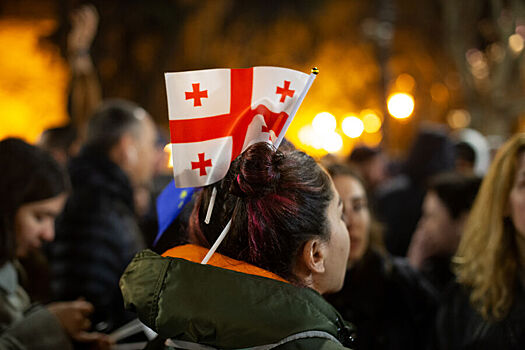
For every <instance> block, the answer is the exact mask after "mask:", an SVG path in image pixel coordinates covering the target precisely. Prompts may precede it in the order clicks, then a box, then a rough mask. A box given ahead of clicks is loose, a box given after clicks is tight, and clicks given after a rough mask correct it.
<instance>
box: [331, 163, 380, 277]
mask: <svg viewBox="0 0 525 350" xmlns="http://www.w3.org/2000/svg"><path fill="white" fill-rule="evenodd" d="M327 171H328V173H329V174H330V176H331V177H332V180H333V181H334V185H335V188H336V190H337V192H338V193H339V197H341V200H342V201H343V213H344V217H345V222H346V227H347V229H348V233H349V235H350V255H349V257H348V263H349V267H352V266H354V265H355V264H356V263H358V262H359V261H361V259H362V258H363V257H364V255H365V253H366V252H367V251H368V250H369V249H370V248H373V249H375V250H376V251H377V252H380V253H381V252H382V251H383V242H382V236H381V229H380V228H379V226H378V224H377V223H375V222H374V220H373V219H372V215H371V213H370V209H369V207H368V199H367V193H366V189H365V186H364V182H363V180H362V179H361V177H360V176H359V174H357V172H355V171H354V170H353V169H352V168H350V167H348V166H346V165H342V164H333V165H331V166H329V167H328V168H327Z"/></svg>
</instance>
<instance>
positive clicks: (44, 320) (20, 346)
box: [0, 262, 73, 350]
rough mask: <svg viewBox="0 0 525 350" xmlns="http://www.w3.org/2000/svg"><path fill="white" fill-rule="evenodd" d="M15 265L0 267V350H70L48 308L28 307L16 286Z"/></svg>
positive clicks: (23, 294)
mask: <svg viewBox="0 0 525 350" xmlns="http://www.w3.org/2000/svg"><path fill="white" fill-rule="evenodd" d="M16 265H17V264H16V262H8V263H5V264H4V265H3V266H1V267H0V349H2V350H27V349H32V350H54V349H61V350H69V349H72V348H73V346H72V344H71V340H70V339H69V336H68V335H67V334H66V332H65V330H64V329H63V328H62V325H61V324H60V322H59V320H58V319H57V318H56V316H54V315H53V314H52V313H51V312H49V311H48V310H47V308H45V307H43V306H41V305H31V304H30V300H29V296H28V295H27V294H26V292H25V291H24V289H23V288H22V287H21V286H20V285H19V279H18V277H19V276H18V272H21V271H20V270H18V272H17V269H16V268H15V266H16Z"/></svg>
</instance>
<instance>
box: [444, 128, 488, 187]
mask: <svg viewBox="0 0 525 350" xmlns="http://www.w3.org/2000/svg"><path fill="white" fill-rule="evenodd" d="M452 137H453V138H454V140H455V141H456V171H457V172H458V173H460V174H463V175H467V176H472V175H476V176H481V177H483V176H484V175H485V173H486V172H487V169H488V167H489V165H490V159H491V156H490V147H489V143H488V141H487V139H486V138H485V137H484V136H483V135H482V134H481V133H480V132H479V131H477V130H474V129H461V130H458V131H456V132H454V133H453V134H452Z"/></svg>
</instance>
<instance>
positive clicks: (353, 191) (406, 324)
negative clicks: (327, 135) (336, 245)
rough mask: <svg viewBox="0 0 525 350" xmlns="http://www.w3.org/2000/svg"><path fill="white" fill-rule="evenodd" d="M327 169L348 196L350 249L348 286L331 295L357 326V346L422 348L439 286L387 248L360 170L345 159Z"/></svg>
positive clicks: (345, 209)
mask: <svg viewBox="0 0 525 350" xmlns="http://www.w3.org/2000/svg"><path fill="white" fill-rule="evenodd" d="M327 170H328V172H329V174H330V175H331V176H332V179H333V181H334V185H335V188H336V189H337V191H338V193H339V196H340V197H341V200H342V201H343V217H344V219H345V222H346V226H347V229H348V232H349V235H350V255H349V259H348V270H347V272H346V277H345V283H344V286H343V289H342V290H341V291H340V292H338V293H336V294H332V295H327V296H326V299H327V300H328V301H329V302H330V303H331V304H332V305H333V306H334V307H335V308H336V309H337V310H338V311H339V312H340V313H341V315H342V316H343V318H344V319H345V320H347V321H349V322H352V323H353V324H354V325H355V326H356V330H357V348H358V349H422V348H423V347H424V346H425V345H426V340H427V336H428V334H429V332H430V330H431V324H432V321H433V318H434V311H435V307H436V303H437V301H436V296H435V293H434V290H433V289H432V288H431V286H430V285H429V284H427V283H426V281H425V280H424V279H423V278H421V276H420V275H419V274H418V273H417V272H416V271H415V270H414V269H412V268H411V267H410V265H409V264H408V262H407V261H406V260H404V259H401V258H394V257H391V256H390V255H389V254H388V253H387V252H386V251H385V249H384V246H383V244H382V239H381V228H380V227H379V226H378V224H377V223H374V221H373V219H372V215H371V213H370V210H369V208H368V201H367V193H366V190H365V186H364V183H363V181H362V180H361V178H360V177H359V175H357V173H355V172H354V171H353V170H352V169H351V168H349V167H347V166H345V165H340V164H335V165H332V166H329V167H328V168H327Z"/></svg>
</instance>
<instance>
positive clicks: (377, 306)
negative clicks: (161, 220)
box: [0, 6, 525, 350]
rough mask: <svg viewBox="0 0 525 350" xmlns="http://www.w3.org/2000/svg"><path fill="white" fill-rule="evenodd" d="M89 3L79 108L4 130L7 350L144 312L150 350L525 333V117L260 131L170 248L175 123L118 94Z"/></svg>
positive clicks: (392, 343)
mask: <svg viewBox="0 0 525 350" xmlns="http://www.w3.org/2000/svg"><path fill="white" fill-rule="evenodd" d="M72 21H73V23H72V24H73V26H72V28H73V29H72V33H71V35H70V38H69V40H70V43H69V47H70V56H71V57H70V59H71V68H72V71H73V82H72V84H71V99H70V112H71V114H72V116H73V117H72V121H73V123H72V124H71V125H68V126H65V127H59V128H53V129H49V130H46V131H45V132H44V133H43V134H42V137H41V139H40V141H39V142H38V144H37V145H30V144H28V143H26V142H24V141H22V140H21V139H15V138H8V139H5V140H1V141H0V168H1V169H3V171H2V174H1V175H0V191H1V192H0V193H2V198H1V199H0V209H1V210H0V254H1V255H0V349H20V350H22V349H110V348H112V347H115V346H116V342H117V341H118V339H117V338H116V337H115V333H114V332H115V331H116V330H119V329H122V328H121V327H123V326H124V327H126V325H129V324H130V322H132V323H133V320H135V319H136V318H137V317H138V318H139V320H140V321H141V322H142V323H143V324H144V325H145V326H147V327H149V329H150V330H153V331H154V333H155V334H156V336H155V337H154V338H153V340H150V341H149V342H147V344H146V343H141V344H143V345H144V346H147V348H148V349H164V348H176V349H215V348H217V349H252V348H253V349H273V348H275V349H346V348H348V349H365V350H366V349H435V350H448V349H474V348H475V349H523V348H524V347H525V134H516V135H514V136H513V137H512V138H510V139H509V140H508V141H507V142H506V143H505V144H504V145H502V146H501V147H499V149H498V150H497V153H496V154H495V156H494V157H493V158H492V156H491V154H490V149H489V147H488V144H487V143H486V141H485V140H484V138H483V136H482V135H481V134H479V133H478V132H477V131H474V130H470V129H465V130H462V131H461V132H457V133H455V134H450V133H448V132H447V131H446V130H444V129H442V128H424V129H422V130H421V131H420V132H419V133H418V135H417V137H416V139H415V141H414V143H413V146H412V148H411V150H410V151H409V152H408V155H407V156H406V158H404V159H402V160H398V161H396V162H394V161H392V160H389V158H388V155H387V152H385V151H384V150H382V149H380V148H369V147H366V146H358V147H356V148H354V149H353V151H352V153H351V154H350V156H349V157H348V158H346V159H336V158H333V157H330V158H325V159H321V160H319V161H316V160H315V159H314V158H312V157H311V156H309V155H307V154H306V153H304V152H302V151H300V150H297V149H295V148H294V147H293V145H291V144H290V143H288V142H286V143H284V144H283V145H282V146H281V147H279V149H275V147H274V146H272V145H270V144H268V143H255V144H253V145H251V146H249V147H247V149H246V150H245V151H244V152H243V153H242V154H241V155H239V156H238V157H237V158H236V159H235V160H234V161H233V162H232V163H231V165H230V168H229V170H228V172H227V174H226V176H225V177H224V178H223V179H222V180H220V181H219V182H218V183H216V184H214V185H212V186H206V187H204V188H202V189H201V190H200V191H196V192H195V194H194V197H193V199H192V200H191V201H190V202H189V203H188V204H187V205H186V208H185V210H184V213H183V214H182V215H181V216H179V217H178V218H177V219H176V220H175V222H174V223H173V224H172V225H171V226H170V227H169V228H168V230H167V233H166V234H165V235H164V236H163V238H162V240H161V242H160V243H159V244H158V245H156V246H154V245H153V244H152V242H153V238H154V236H155V235H156V233H157V227H156V224H155V218H154V215H152V213H154V212H155V201H154V200H152V199H153V198H155V195H156V192H158V190H157V189H156V188H158V187H159V183H160V184H165V183H166V174H165V173H163V172H162V171H161V170H160V169H163V168H165V166H164V165H165V164H164V163H165V161H166V159H165V157H164V152H163V146H164V144H165V143H166V141H162V139H163V137H162V132H160V131H159V127H158V126H157V125H156V124H155V123H154V120H153V118H152V117H151V116H150V115H149V114H148V112H147V111H146V110H144V109H143V108H142V107H140V106H139V105H137V104H135V103H133V102H130V101H126V100H122V99H106V100H102V99H101V97H100V90H99V88H98V87H97V82H96V79H95V78H94V77H93V69H94V68H93V65H92V62H91V61H90V59H89V56H88V55H86V53H87V52H88V51H89V45H90V44H91V41H92V40H93V37H94V31H96V23H97V17H96V11H95V10H94V9H93V8H92V7H89V6H88V7H83V8H82V9H81V10H80V11H79V12H76V13H75V14H74V16H72ZM74 116H76V117H74ZM154 184H155V185H154ZM160 187H162V186H160ZM212 197H213V199H214V201H215V202H214V203H215V204H214V209H213V211H212V214H211V217H210V218H209V220H206V219H205V218H206V217H207V214H208V205H209V203H210V200H211V198H212ZM230 220H231V221H230ZM230 225H231V226H230ZM226 226H228V227H230V231H229V233H228V234H227V235H226V238H225V239H224V241H223V242H222V243H221V245H219V248H218V250H217V252H216V253H215V254H214V255H213V256H212V257H211V259H210V260H209V262H208V264H207V265H203V264H200V262H201V261H202V259H203V258H204V256H205V255H206V253H207V252H208V250H209V249H210V247H211V246H212V245H213V243H214V242H215V241H216V240H217V239H218V236H219V234H220V233H221V232H222V230H223V228H224V227H226ZM147 248H149V249H147ZM134 339H135V340H136V339H140V340H141V341H143V340H145V339H146V338H145V337H144V336H142V335H140V334H139V335H135V338H134ZM128 341H129V339H128Z"/></svg>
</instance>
